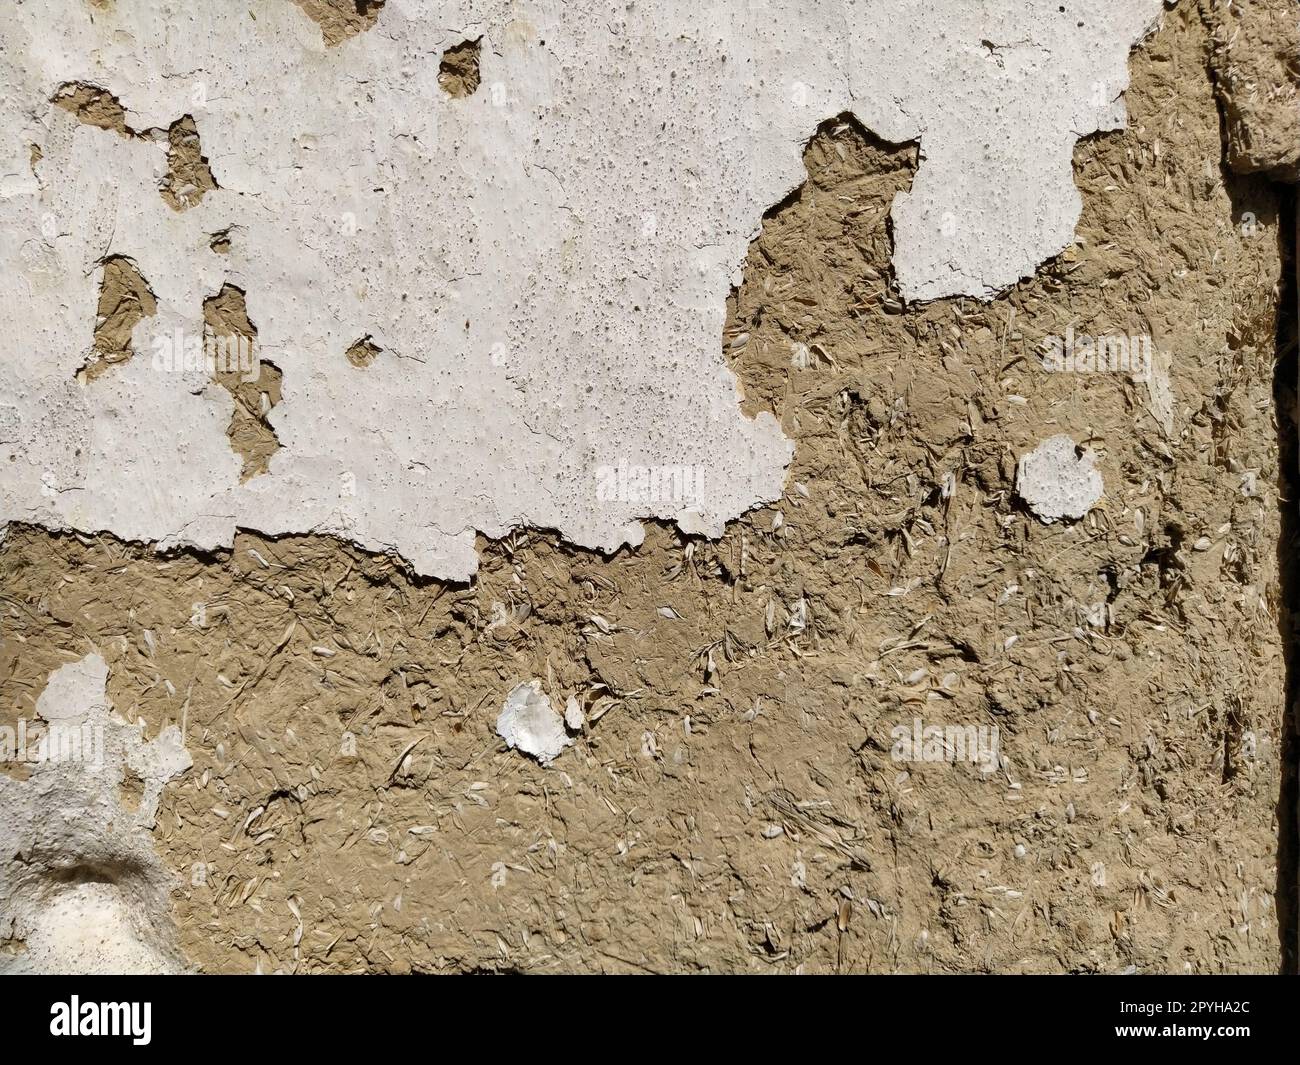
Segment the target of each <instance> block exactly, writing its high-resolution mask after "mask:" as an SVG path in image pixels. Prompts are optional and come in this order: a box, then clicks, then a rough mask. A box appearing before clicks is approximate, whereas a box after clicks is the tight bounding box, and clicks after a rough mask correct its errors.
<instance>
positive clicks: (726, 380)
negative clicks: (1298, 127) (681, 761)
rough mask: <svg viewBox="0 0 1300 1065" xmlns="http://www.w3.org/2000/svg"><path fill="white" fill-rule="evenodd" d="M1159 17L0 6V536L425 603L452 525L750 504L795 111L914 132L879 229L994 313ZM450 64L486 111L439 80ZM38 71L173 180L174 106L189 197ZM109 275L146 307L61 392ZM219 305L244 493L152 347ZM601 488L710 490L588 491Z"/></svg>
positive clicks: (184, 376)
mask: <svg viewBox="0 0 1300 1065" xmlns="http://www.w3.org/2000/svg"><path fill="white" fill-rule="evenodd" d="M1067 8H1068V10H1066V9H1067ZM1160 9H1161V3H1160V0H1071V2H1070V3H1069V4H1068V5H1063V4H1060V3H1058V2H1057V0H1052V2H1050V3H1049V2H1040V0H1001V2H990V3H984V4H979V5H974V4H970V3H968V2H966V0H942V2H940V0H902V2H894V0H891V2H885V0H875V2H870V0H868V2H861V3H856V4H854V3H847V2H840V3H831V2H827V3H820V4H816V5H806V4H803V5H796V4H777V3H773V2H768V0H728V2H719V3H714V4H712V5H710V6H708V7H707V9H705V10H701V9H700V5H698V4H693V3H692V4H687V3H684V2H681V0H653V2H650V3H646V4H641V5H637V6H636V7H635V8H631V9H627V10H620V11H616V12H613V13H611V10H610V9H609V8H608V6H607V5H603V4H596V3H594V2H590V0H586V2H582V3H569V4H564V3H559V2H550V3H524V4H519V3H513V2H506V0H484V2H474V0H464V2H460V3H451V2H434V0H391V2H389V3H387V4H386V5H384V6H383V7H382V8H377V9H376V14H377V19H376V21H375V23H374V25H373V26H371V27H370V29H368V30H366V31H365V32H362V33H359V34H358V35H356V36H353V37H350V38H347V39H340V41H339V43H337V44H336V45H335V46H333V47H328V46H327V45H326V43H325V40H324V39H323V38H322V30H321V28H320V27H319V26H317V25H316V24H315V23H314V22H312V21H311V20H310V19H309V18H307V17H306V16H305V15H304V13H303V11H302V10H301V9H300V8H299V6H297V5H296V4H293V3H289V2H286V0H252V2H249V3H241V4H237V5H236V4H209V5H201V6H196V5H192V4H183V3H180V2H161V0H119V2H118V3H116V4H114V5H113V6H112V7H110V8H107V9H96V8H91V7H90V6H88V5H86V4H85V3H83V2H82V0H48V2H43V3H41V4H27V5H20V6H15V5H5V6H4V9H3V12H2V13H0V45H2V48H0V118H2V121H0V222H2V223H3V224H2V225H0V234H2V235H0V262H2V267H3V278H4V286H5V291H4V292H3V293H0V294H2V295H3V296H4V298H5V302H6V307H7V312H8V313H7V314H6V320H5V323H4V326H3V332H2V333H0V394H3V396H4V404H5V406H4V407H0V434H3V435H4V437H5V439H4V440H3V445H4V448H5V451H6V454H5V455H4V456H2V459H3V461H2V462H0V523H2V522H5V521H12V520H21V521H27V522H33V523H37V524H41V525H44V526H47V527H50V528H74V529H79V530H85V531H98V530H107V531H111V532H113V533H115V534H116V535H119V536H122V537H125V538H129V539H137V540H147V541H156V542H158V544H159V545H160V546H161V547H164V548H167V547H172V546H176V545H193V546H197V547H200V548H213V547H217V546H221V545H229V544H230V543H231V542H232V540H233V536H234V532H235V528H236V526H243V527H248V528H253V529H257V530H260V531H262V532H265V533H269V534H273V535H274V534H281V533H291V532H318V533H328V534H333V535H336V536H340V537H344V538H347V539H349V540H352V541H355V542H356V543H358V544H359V545H361V546H362V547H365V548H367V549H370V550H374V551H390V552H396V553H398V554H400V555H402V556H403V557H405V558H406V559H408V560H409V561H410V562H411V564H412V565H413V567H414V568H415V569H416V570H417V571H418V572H420V573H424V574H431V575H436V576H440V577H444V578H452V579H466V578H468V577H469V576H470V575H471V574H472V573H473V572H474V570H475V568H476V565H477V557H476V553H475V550H474V540H475V536H476V534H477V533H483V534H486V535H488V536H491V537H499V536H502V535H504V534H505V533H507V532H508V531H509V530H510V529H511V528H514V527H517V526H520V525H532V526H538V527H547V528H554V529H557V530H558V531H560V532H561V533H562V534H563V535H564V536H566V537H567V538H569V539H570V540H572V541H573V542H575V543H577V544H580V545H583V546H587V547H593V548H600V549H604V550H612V549H614V548H617V547H618V546H620V545H621V544H624V543H631V544H637V543H639V542H640V541H641V539H642V537H643V529H642V526H641V524H640V519H644V518H652V517H653V518H663V519H667V520H671V521H675V522H677V523H679V524H680V525H681V526H682V528H683V529H687V530H690V531H696V532H700V533H703V534H706V535H718V534H720V533H721V531H722V529H723V526H724V524H725V522H726V521H727V520H729V519H731V518H733V517H735V516H737V515H739V514H741V513H743V512H744V511H745V510H747V509H749V508H750V507H752V506H754V505H755V504H759V503H762V502H766V501H771V500H774V499H777V498H779V496H780V494H781V491H782V485H783V479H784V470H785V467H786V464H787V463H788V461H789V459H790V456H791V445H790V442H789V441H788V440H787V439H786V438H785V437H784V436H783V434H782V433H781V431H780V427H779V426H778V424H777V422H776V420H775V419H774V418H773V417H772V416H771V415H770V414H766V413H764V414H760V415H759V416H758V417H757V418H754V419H750V418H747V417H745V416H744V415H743V414H742V413H741V412H740V408H739V400H740V396H739V394H738V388H737V383H736V380H735V378H734V377H733V375H732V374H731V373H730V372H729V370H728V369H727V367H726V364H725V362H724V360H723V357H722V352H721V350H720V336H721V332H722V324H723V316H724V311H725V300H726V296H727V294H728V292H729V290H730V288H731V286H733V285H735V284H737V283H738V282H739V280H740V278H739V269H740V265H741V263H742V262H743V260H744V256H745V252H746V249H747V247H748V245H749V243H750V241H751V240H752V239H753V237H754V236H755V235H756V233H757V232H758V230H759V227H760V225H761V218H762V214H763V212H764V210H766V209H767V208H768V207H769V206H770V205H771V204H773V203H776V202H778V201H780V200H781V199H782V198H783V197H784V196H785V195H787V194H788V193H789V192H790V191H791V190H793V189H795V188H796V187H797V186H798V185H799V184H800V183H801V182H802V180H803V177H804V171H803V164H802V158H801V153H802V149H803V146H804V144H805V143H806V141H807V139H808V138H809V137H810V136H811V135H812V133H813V132H814V130H815V129H816V128H817V126H818V124H819V123H820V122H822V121H823V120H825V119H826V118H829V117H833V116H835V115H837V114H843V113H846V112H851V113H852V114H854V115H855V116H856V117H857V118H858V119H859V120H860V121H861V122H862V123H863V124H864V125H865V126H866V127H867V128H869V129H871V130H872V131H874V132H875V133H876V134H878V135H880V136H882V137H884V138H886V139H888V140H891V141H894V142H903V141H909V140H918V141H919V143H920V149H921V162H920V166H919V169H918V171H917V175H916V180H915V182H914V183H913V186H912V188H911V190H910V191H908V192H902V193H899V195H898V197H897V198H896V200H895V202H894V206H893V225H894V238H895V245H896V247H895V257H894V269H895V272H896V277H897V282H898V286H899V289H900V291H901V293H902V295H903V296H904V297H905V298H907V299H910V300H929V299H937V298H940V297H946V296H954V295H960V294H966V295H971V296H976V297H980V298H990V297H992V296H994V295H995V294H996V293H997V292H998V291H1000V290H1002V289H1004V288H1005V287H1006V286H1008V285H1011V284H1013V283H1015V282H1016V281H1017V280H1019V279H1020V278H1022V277H1024V276H1027V275H1029V274H1031V273H1032V272H1033V271H1034V270H1035V269H1036V268H1037V266H1038V265H1039V264H1041V263H1042V262H1043V261H1044V260H1045V259H1047V258H1049V257H1050V256H1052V255H1054V254H1056V253H1058V252H1059V251H1061V250H1062V249H1063V248H1065V247H1066V246H1067V245H1068V244H1069V243H1070V241H1071V239H1072V235H1073V228H1074V225H1075V222H1076V220H1077V218H1078V215H1079V209H1080V200H1079V195H1078V192H1077V190H1076V188H1075V185H1074V181H1073V172H1072V168H1071V156H1072V150H1073V148H1074V145H1075V143H1076V141H1077V139H1078V138H1079V137H1081V136H1084V135H1087V134H1089V133H1092V132H1094V131H1097V130H1105V129H1114V128H1119V127H1121V126H1122V125H1123V123H1124V121H1125V110H1124V103H1123V98H1122V92H1123V90H1124V88H1125V87H1126V85H1127V81H1128V73H1127V57H1128V53H1129V50H1130V48H1131V47H1132V45H1133V44H1134V43H1135V42H1136V41H1137V40H1138V39H1139V38H1140V37H1141V36H1142V34H1143V33H1144V32H1145V31H1146V30H1147V29H1148V28H1149V27H1150V25H1151V24H1152V23H1153V21H1154V20H1155V19H1156V18H1157V17H1158V15H1159V12H1160ZM337 36H338V35H336V37H337ZM466 41H478V42H479V49H478V71H477V76H478V78H479V87H478V88H477V90H476V91H473V92H472V94H469V95H463V96H450V95H449V94H448V93H447V92H446V91H444V85H443V84H442V83H440V80H439V79H440V77H442V78H443V81H444V82H445V80H446V78H445V71H443V72H442V73H441V74H440V67H441V65H442V63H443V57H444V55H445V54H446V53H447V51H448V49H455V48H456V47H457V46H459V45H461V44H462V43H463V42H466ZM69 84H83V85H89V86H95V87H99V88H102V89H104V90H106V91H107V92H109V93H111V94H112V96H113V97H114V98H115V99H116V100H117V101H119V102H120V104H121V106H122V107H123V108H124V109H125V117H124V120H123V121H124V123H125V125H126V127H127V128H128V129H130V130H149V131H158V130H162V131H169V130H182V131H183V133H184V140H185V142H186V143H187V144H188V145H189V147H190V149H191V152H192V154H193V155H194V156H197V151H198V148H197V144H198V143H199V142H195V141H193V140H192V139H191V131H190V128H189V126H188V124H182V125H177V124H178V123H183V120H184V118H185V116H190V117H191V118H192V119H193V125H194V129H193V134H194V135H195V136H197V138H199V141H200V142H201V151H202V161H203V163H204V165H206V166H207V167H208V168H210V174H211V178H212V180H213V182H214V185H215V187H213V188H209V189H205V190H204V194H203V195H202V196H201V197H196V196H191V195H188V194H187V195H186V196H184V197H178V196H176V195H173V196H172V197H171V198H172V199H173V200H176V201H177V202H181V203H183V206H184V207H185V208H186V209H185V210H183V211H177V210H174V209H173V207H172V206H169V204H168V203H167V202H166V201H165V200H164V198H163V196H161V195H160V194H159V193H160V190H162V191H173V192H174V191H175V190H169V186H168V185H167V182H168V181H169V180H171V179H169V178H168V177H167V174H168V151H169V147H171V148H172V151H173V152H174V151H175V147H174V145H169V139H168V137H166V136H163V137H139V136H133V135H132V136H120V135H116V134H115V133H113V132H111V131H109V130H106V129H102V128H95V127H94V126H91V125H87V124H85V123H83V122H79V121H78V120H77V117H76V116H75V115H73V114H70V113H69V112H68V111H67V110H65V109H64V108H62V107H58V106H55V105H53V104H51V102H50V101H51V99H52V97H54V96H55V94H56V93H58V92H59V91H60V88H61V87H63V86H67V85H69ZM171 140H172V141H175V140H176V138H175V137H173V138H171ZM33 146H35V148H36V149H38V150H37V151H33ZM185 191H187V192H188V190H185ZM226 233H229V234H231V237H230V239H229V240H226V239H224V238H220V243H221V247H220V250H218V248H217V244H218V237H217V236H216V235H218V234H226ZM110 256H119V257H123V258H125V259H127V260H129V261H130V262H132V263H133V264H134V266H135V268H136V269H137V270H138V271H139V273H140V275H141V277H142V278H143V279H144V280H145V282H146V283H147V284H148V286H149V289H150V291H151V293H152V295H153V296H154V297H155V298H156V301H157V308H156V313H155V314H154V315H152V316H149V317H147V318H142V319H141V320H140V321H138V322H137V323H136V325H135V328H134V333H133V345H132V347H133V349H134V352H135V354H134V355H133V356H132V357H130V358H127V359H125V360H123V361H121V362H117V363H115V364H113V365H111V366H108V367H106V368H105V369H104V372H102V373H99V374H97V375H95V377H94V379H93V380H86V381H84V382H77V381H76V380H75V375H76V371H77V369H78V367H81V366H84V365H86V364H87V362H88V357H89V355H90V353H91V347H92V343H93V325H94V314H95V308H96V303H97V299H98V290H99V274H100V271H99V269H98V265H97V264H100V263H102V262H104V261H105V260H106V259H108V258H109V257H110ZM228 284H229V285H233V286H236V287H238V288H239V289H241V290H242V291H243V292H245V293H246V294H247V308H248V314H249V317H250V318H251V320H252V321H253V322H255V323H256V325H257V330H258V336H257V345H258V353H259V356H260V357H262V358H265V359H269V360H270V361H272V362H273V363H274V365H275V367H276V368H277V369H278V371H279V372H280V373H281V374H282V375H283V377H282V381H281V389H282V390H281V396H280V400H279V402H278V403H276V404H275V405H274V409H268V410H266V411H264V412H263V415H262V416H263V417H264V418H265V421H266V423H267V424H268V425H269V427H270V428H271V429H272V430H273V432H274V434H275V436H276V438H277V440H278V443H279V445H280V447H279V449H278V450H277V451H275V453H274V455H273V456H272V457H271V458H270V462H269V470H268V472H265V473H259V474H258V475H256V476H251V477H250V478H249V479H248V480H247V481H246V482H244V481H241V474H242V473H243V468H244V467H243V463H242V462H241V459H240V456H238V455H237V454H235V453H234V452H233V451H232V450H231V447H230V442H229V440H228V439H227V432H228V429H229V427H230V424H231V418H232V414H233V413H234V403H235V399H234V398H233V397H232V394H231V392H230V391H229V390H227V389H226V388H223V387H222V386H221V384H220V383H218V382H216V381H214V380H213V379H212V376H211V375H210V374H208V373H206V372H204V371H203V370H202V369H195V370H190V371H185V370H182V371H180V372H175V371H160V370H158V369H156V368H155V359H154V358H153V357H152V353H153V352H154V351H155V345H156V343H157V339H158V337H160V336H172V335H175V334H176V331H180V334H181V335H200V336H201V335H202V330H203V304H204V301H205V300H206V299H209V298H211V297H212V296H214V295H216V294H217V293H218V292H220V291H221V290H222V288H223V286H225V285H228ZM358 338H365V340H366V341H367V342H368V343H369V344H371V345H372V346H373V348H374V349H375V350H376V354H375V355H374V357H373V358H372V359H371V360H370V361H369V363H368V364H366V365H362V366H358V365H357V361H358V360H357V358H355V357H353V358H349V354H348V353H349V351H351V350H353V349H354V346H355V345H356V344H357V343H358ZM369 350H370V349H367V352H369ZM354 355H355V353H354ZM10 426H13V427H10ZM626 466H630V467H633V468H636V469H643V470H649V471H650V473H649V482H648V483H651V484H653V483H656V471H665V470H683V469H685V470H691V471H698V472H699V474H700V475H701V476H699V477H697V478H692V481H693V483H695V484H702V485H704V486H705V487H704V491H703V492H702V493H699V494H698V495H696V496H691V497H689V498H686V497H683V496H682V495H681V493H679V492H675V491H668V492H667V493H663V492H652V493H646V492H642V491H636V490H633V491H619V492H616V493H613V498H610V493H608V492H602V491H600V490H599V488H598V486H599V484H600V482H601V471H602V470H608V469H610V468H613V467H626ZM664 483H668V481H667V480H665V481H664ZM677 483H680V481H678V482H677Z"/></svg>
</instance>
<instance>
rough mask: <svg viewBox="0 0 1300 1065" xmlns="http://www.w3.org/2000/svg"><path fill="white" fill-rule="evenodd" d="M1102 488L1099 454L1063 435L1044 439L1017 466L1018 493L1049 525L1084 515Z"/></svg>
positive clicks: (1094, 503)
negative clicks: (1098, 464) (1097, 463)
mask: <svg viewBox="0 0 1300 1065" xmlns="http://www.w3.org/2000/svg"><path fill="white" fill-rule="evenodd" d="M1103 488H1104V486H1103V483H1102V478H1101V472H1100V471H1099V470H1097V469H1096V456H1095V455H1094V454H1093V452H1092V451H1090V450H1086V449H1085V450H1082V451H1081V449H1080V448H1079V446H1078V445H1077V444H1075V442H1074V441H1073V440H1072V439H1070V437H1068V436H1066V435H1064V434H1061V435H1059V436H1053V437H1050V438H1048V439H1047V440H1044V441H1043V442H1042V443H1041V444H1039V445H1038V446H1037V447H1036V448H1034V450H1033V451H1031V452H1029V454H1027V455H1023V456H1021V459H1020V463H1019V465H1018V466H1017V467H1016V494H1017V495H1018V496H1020V498H1021V499H1023V500H1024V501H1025V503H1026V504H1027V505H1028V506H1029V509H1030V510H1032V511H1033V512H1034V514H1035V515H1037V516H1038V518H1040V519H1041V520H1042V521H1043V522H1044V523H1046V524H1051V523H1052V522H1055V521H1059V520H1060V519H1062V518H1072V519H1073V518H1082V517H1083V516H1084V515H1085V514H1087V513H1088V511H1089V510H1091V509H1092V508H1093V507H1094V506H1096V505H1097V501H1098V500H1099V499H1101V495H1102V491H1103Z"/></svg>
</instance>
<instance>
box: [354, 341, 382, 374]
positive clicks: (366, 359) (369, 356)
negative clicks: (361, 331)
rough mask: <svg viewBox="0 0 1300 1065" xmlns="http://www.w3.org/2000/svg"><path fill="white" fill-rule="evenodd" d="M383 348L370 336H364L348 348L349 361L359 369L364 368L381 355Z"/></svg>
mask: <svg viewBox="0 0 1300 1065" xmlns="http://www.w3.org/2000/svg"><path fill="white" fill-rule="evenodd" d="M382 350H383V349H382V348H381V347H379V345H378V344H376V343H375V342H374V341H373V340H372V339H371V338H370V337H368V336H366V337H362V338H361V339H360V340H358V341H357V342H356V343H355V344H353V345H352V346H351V347H350V348H348V350H347V356H348V362H350V363H352V365H353V366H355V367H357V369H363V368H364V367H366V366H369V365H370V364H371V363H372V362H374V361H375V359H377V358H378V357H379V353H380V352H381V351H382Z"/></svg>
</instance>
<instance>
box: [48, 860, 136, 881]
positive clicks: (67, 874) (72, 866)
mask: <svg viewBox="0 0 1300 1065" xmlns="http://www.w3.org/2000/svg"><path fill="white" fill-rule="evenodd" d="M144 875H145V873H144V870H143V869H142V868H140V866H139V864H138V863H136V862H134V861H132V860H130V859H129V858H110V859H105V860H103V861H93V860H90V861H86V860H83V861H73V862H69V863H66V864H62V865H54V866H52V867H51V868H50V869H49V870H48V871H47V872H46V876H47V877H48V878H49V879H50V881H51V882H53V883H55V884H74V885H75V884H120V883H122V882H123V881H131V880H139V879H144Z"/></svg>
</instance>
